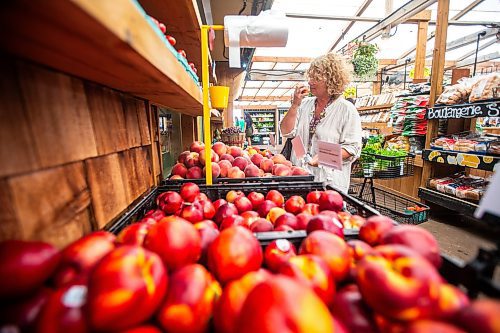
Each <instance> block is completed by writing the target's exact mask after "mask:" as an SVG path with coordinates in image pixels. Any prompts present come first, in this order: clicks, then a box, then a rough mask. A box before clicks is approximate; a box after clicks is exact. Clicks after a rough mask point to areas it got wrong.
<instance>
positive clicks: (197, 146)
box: [189, 141, 205, 153]
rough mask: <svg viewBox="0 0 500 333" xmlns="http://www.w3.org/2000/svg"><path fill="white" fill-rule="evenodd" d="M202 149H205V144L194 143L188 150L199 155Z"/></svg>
mask: <svg viewBox="0 0 500 333" xmlns="http://www.w3.org/2000/svg"><path fill="white" fill-rule="evenodd" d="M202 149H205V144H204V143H203V142H201V141H195V142H193V143H192V144H191V146H190V147H189V150H190V151H193V152H195V153H199V152H200V151H201V150H202Z"/></svg>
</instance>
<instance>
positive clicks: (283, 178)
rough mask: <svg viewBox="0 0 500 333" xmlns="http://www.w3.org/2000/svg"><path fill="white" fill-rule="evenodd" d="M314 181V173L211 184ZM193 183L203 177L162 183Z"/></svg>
mask: <svg viewBox="0 0 500 333" xmlns="http://www.w3.org/2000/svg"><path fill="white" fill-rule="evenodd" d="M306 181H310V182H312V181H314V175H297V176H272V177H247V178H227V177H224V178H213V179H212V183H213V184H235V183H237V184H240V183H274V182H306ZM184 183H195V184H205V183H206V180H205V178H200V179H164V180H162V182H161V184H162V185H172V184H184Z"/></svg>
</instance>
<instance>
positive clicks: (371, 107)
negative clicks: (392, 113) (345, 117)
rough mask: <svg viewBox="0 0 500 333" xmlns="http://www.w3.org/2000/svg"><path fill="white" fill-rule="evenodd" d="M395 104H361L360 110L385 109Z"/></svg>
mask: <svg viewBox="0 0 500 333" xmlns="http://www.w3.org/2000/svg"><path fill="white" fill-rule="evenodd" d="M393 105H394V104H392V103H391V104H382V105H372V106H360V107H358V108H357V109H358V111H369V110H383V109H390V108H392V106H393Z"/></svg>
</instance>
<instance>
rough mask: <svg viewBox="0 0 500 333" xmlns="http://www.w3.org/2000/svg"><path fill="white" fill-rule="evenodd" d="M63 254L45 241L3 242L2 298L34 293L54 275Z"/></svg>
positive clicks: (0, 246)
mask: <svg viewBox="0 0 500 333" xmlns="http://www.w3.org/2000/svg"><path fill="white" fill-rule="evenodd" d="M60 259H61V256H60V254H59V252H58V251H57V249H56V248H55V247H53V246H52V245H50V244H47V243H44V242H27V241H22V240H6V241H2V242H0V262H1V264H0V278H1V281H2V283H0V299H2V300H5V299H8V298H17V297H19V296H23V295H32V294H33V293H34V292H35V291H36V290H37V289H38V288H40V287H41V286H42V285H43V283H44V282H45V281H46V280H47V279H48V278H49V276H51V275H52V273H53V272H54V270H55V269H56V267H57V265H58V264H59V260H60Z"/></svg>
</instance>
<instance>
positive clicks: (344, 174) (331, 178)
mask: <svg viewBox="0 0 500 333" xmlns="http://www.w3.org/2000/svg"><path fill="white" fill-rule="evenodd" d="M315 100H316V97H307V98H305V99H303V100H302V103H301V104H300V106H299V108H298V110H297V119H296V121H295V127H294V129H293V130H292V131H291V132H290V133H283V134H282V135H283V137H286V138H293V137H296V136H300V137H301V139H302V142H303V143H304V147H305V149H306V152H308V153H309V155H311V157H312V156H314V155H316V154H317V153H318V147H317V141H318V140H319V141H327V142H332V143H339V144H341V145H342V148H344V149H345V150H346V151H347V152H348V153H349V154H351V155H352V156H351V157H350V158H348V159H345V160H343V164H342V170H341V171H339V170H335V169H332V168H329V167H325V166H322V165H320V166H318V167H313V166H311V165H309V164H307V163H305V162H304V161H303V160H299V159H297V158H296V157H295V154H294V153H293V151H292V158H291V160H292V163H293V164H295V165H298V166H301V167H303V168H305V169H306V170H308V171H309V172H311V173H312V174H314V180H315V181H321V182H326V183H327V184H329V185H332V186H333V187H336V188H338V189H340V190H342V191H344V192H346V193H347V190H348V189H349V182H350V176H351V164H352V163H353V162H354V161H355V160H356V159H357V158H358V157H359V155H360V153H361V119H360V117H359V113H358V111H357V110H356V107H354V105H353V104H352V103H351V102H349V101H346V100H345V99H344V98H343V97H342V96H341V97H339V98H337V99H336V100H335V101H334V102H333V103H332V104H330V105H329V106H328V107H327V108H326V115H325V117H324V118H323V119H322V120H321V122H320V123H319V124H318V126H317V127H316V133H315V134H314V135H313V137H312V142H311V145H309V124H310V122H311V117H312V115H313V113H314V101H315Z"/></svg>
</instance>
